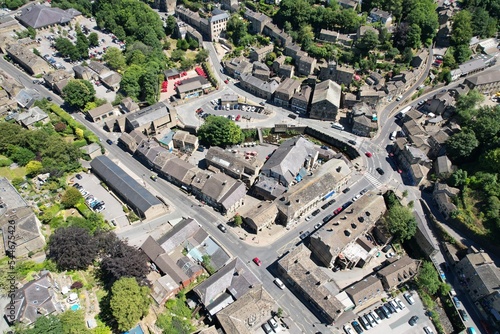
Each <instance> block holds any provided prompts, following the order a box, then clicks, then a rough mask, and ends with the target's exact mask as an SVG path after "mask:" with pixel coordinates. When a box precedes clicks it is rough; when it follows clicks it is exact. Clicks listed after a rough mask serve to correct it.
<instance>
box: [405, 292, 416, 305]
mask: <svg viewBox="0 0 500 334" xmlns="http://www.w3.org/2000/svg"><path fill="white" fill-rule="evenodd" d="M403 297H405V299H406V301H407V302H408V304H410V305H413V304H415V299H413V296H412V295H411V294H410V293H409V292H406V293H405V294H404V295H403Z"/></svg>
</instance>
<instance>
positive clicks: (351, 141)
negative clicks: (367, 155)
mask: <svg viewBox="0 0 500 334" xmlns="http://www.w3.org/2000/svg"><path fill="white" fill-rule="evenodd" d="M347 142H348V143H349V144H351V145H356V144H357V143H356V141H355V140H352V139H350V140H348V141H347Z"/></svg>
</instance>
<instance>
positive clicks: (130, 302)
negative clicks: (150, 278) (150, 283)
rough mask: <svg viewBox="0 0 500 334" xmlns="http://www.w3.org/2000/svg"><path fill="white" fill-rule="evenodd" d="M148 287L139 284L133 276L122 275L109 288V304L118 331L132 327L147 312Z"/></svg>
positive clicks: (148, 304) (148, 300) (148, 301)
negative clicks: (122, 276)
mask: <svg viewBox="0 0 500 334" xmlns="http://www.w3.org/2000/svg"><path fill="white" fill-rule="evenodd" d="M149 292H150V291H149V288H148V287H146V286H139V284H137V281H136V280H135V278H131V277H124V278H121V279H120V280H118V281H116V282H115V283H114V284H113V287H112V288H111V300H110V306H111V311H112V313H113V317H114V318H115V320H116V323H117V327H118V329H119V330H120V331H122V332H123V331H128V330H130V329H132V328H133V327H134V326H135V325H136V324H137V322H138V321H139V320H141V319H142V318H143V317H145V316H146V315H147V314H148V309H149V306H150V305H151V299H150V297H149Z"/></svg>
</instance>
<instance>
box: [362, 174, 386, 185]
mask: <svg viewBox="0 0 500 334" xmlns="http://www.w3.org/2000/svg"><path fill="white" fill-rule="evenodd" d="M365 177H366V178H367V179H368V181H370V183H371V184H373V185H374V186H375V188H379V187H381V186H382V183H381V182H380V181H379V180H377V178H376V177H375V176H373V174H371V173H365Z"/></svg>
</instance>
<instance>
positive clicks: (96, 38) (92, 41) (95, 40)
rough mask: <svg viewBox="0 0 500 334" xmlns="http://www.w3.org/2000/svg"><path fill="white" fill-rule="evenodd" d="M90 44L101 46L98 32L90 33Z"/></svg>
mask: <svg viewBox="0 0 500 334" xmlns="http://www.w3.org/2000/svg"><path fill="white" fill-rule="evenodd" d="M89 46H91V47H96V46H99V35H97V33H96V32H91V33H90V34H89Z"/></svg>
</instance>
